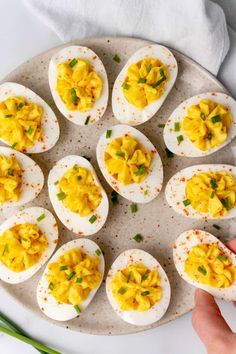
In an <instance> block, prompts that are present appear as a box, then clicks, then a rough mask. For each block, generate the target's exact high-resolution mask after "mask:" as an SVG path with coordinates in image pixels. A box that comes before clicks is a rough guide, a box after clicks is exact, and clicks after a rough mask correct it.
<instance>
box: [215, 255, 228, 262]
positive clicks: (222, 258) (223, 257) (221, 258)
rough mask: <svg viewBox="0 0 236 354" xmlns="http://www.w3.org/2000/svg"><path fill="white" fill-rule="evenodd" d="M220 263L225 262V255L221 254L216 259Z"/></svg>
mask: <svg viewBox="0 0 236 354" xmlns="http://www.w3.org/2000/svg"><path fill="white" fill-rule="evenodd" d="M217 258H218V259H219V260H220V261H227V259H228V258H227V256H226V255H225V254H222V255H220V256H218V257H217Z"/></svg>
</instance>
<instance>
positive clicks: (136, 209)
mask: <svg viewBox="0 0 236 354" xmlns="http://www.w3.org/2000/svg"><path fill="white" fill-rule="evenodd" d="M130 209H131V213H136V212H137V211H138V206H137V204H136V203H132V204H131V205H130Z"/></svg>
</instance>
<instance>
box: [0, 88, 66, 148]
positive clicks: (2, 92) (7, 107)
mask: <svg viewBox="0 0 236 354" xmlns="http://www.w3.org/2000/svg"><path fill="white" fill-rule="evenodd" d="M59 134H60V131H59V124H58V121H57V118H56V116H55V114H54V112H53V111H52V109H51V108H50V107H49V105H48V104H47V103H46V102H45V101H44V100H43V99H42V98H41V97H39V96H38V95H37V94H36V93H34V92H33V91H31V90H30V89H29V88H27V87H25V86H22V85H20V84H17V83H15V82H5V83H3V84H1V85H0V141H2V142H4V143H6V144H7V145H9V146H10V147H11V148H13V149H15V150H19V151H22V152H26V153H39V152H44V151H47V150H49V149H51V148H52V147H53V146H54V145H55V144H56V142H57V140H58V138H59Z"/></svg>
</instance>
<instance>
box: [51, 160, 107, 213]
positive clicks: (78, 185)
mask: <svg viewBox="0 0 236 354" xmlns="http://www.w3.org/2000/svg"><path fill="white" fill-rule="evenodd" d="M58 186H59V189H60V193H58V194H57V197H58V199H59V200H62V202H63V204H64V206H65V207H66V208H68V209H70V210H71V211H72V212H74V213H78V214H79V215H80V216H81V217H84V216H87V215H89V214H91V213H92V212H93V211H94V210H96V209H97V208H98V206H99V205H100V203H101V200H102V194H101V188H100V187H99V186H98V185H96V184H95V182H94V178H93V176H92V174H91V172H90V171H89V170H88V169H86V168H84V167H79V166H78V165H74V167H73V168H70V169H69V170H68V171H67V172H66V173H65V174H64V175H63V177H62V178H61V180H60V181H59V184H58Z"/></svg>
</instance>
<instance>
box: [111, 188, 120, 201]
mask: <svg viewBox="0 0 236 354" xmlns="http://www.w3.org/2000/svg"><path fill="white" fill-rule="evenodd" d="M111 201H112V203H113V204H117V203H119V200H118V193H117V192H116V191H112V192H111Z"/></svg>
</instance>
